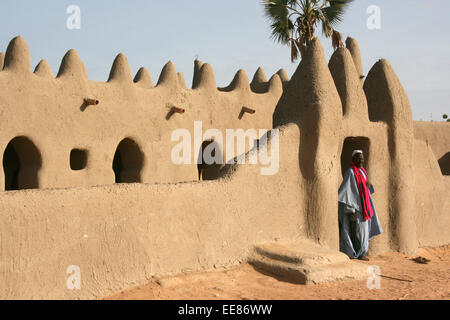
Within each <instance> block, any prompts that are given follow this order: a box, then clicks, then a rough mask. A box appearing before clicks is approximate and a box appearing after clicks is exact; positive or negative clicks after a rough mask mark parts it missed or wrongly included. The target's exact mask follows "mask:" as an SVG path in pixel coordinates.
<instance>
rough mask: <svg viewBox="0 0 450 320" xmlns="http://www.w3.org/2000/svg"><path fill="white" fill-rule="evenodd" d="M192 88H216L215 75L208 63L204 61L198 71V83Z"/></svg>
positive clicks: (213, 89)
mask: <svg viewBox="0 0 450 320" xmlns="http://www.w3.org/2000/svg"><path fill="white" fill-rule="evenodd" d="M193 89H205V90H212V91H215V90H217V84H216V76H215V75H214V70H213V68H212V67H211V65H210V64H209V63H205V64H203V65H202V67H201V68H200V71H199V73H198V83H197V85H196V86H195V87H193Z"/></svg>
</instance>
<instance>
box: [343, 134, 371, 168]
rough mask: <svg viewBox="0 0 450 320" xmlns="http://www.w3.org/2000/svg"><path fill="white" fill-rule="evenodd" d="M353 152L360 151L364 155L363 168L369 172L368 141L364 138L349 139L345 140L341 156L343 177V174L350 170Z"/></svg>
mask: <svg viewBox="0 0 450 320" xmlns="http://www.w3.org/2000/svg"><path fill="white" fill-rule="evenodd" d="M353 150H362V152H363V153H364V160H365V163H364V168H365V169H366V170H367V171H369V164H370V163H369V159H370V153H369V151H370V140H369V139H368V138H366V137H349V138H347V139H345V141H344V146H343V148H342V154H341V172H342V176H344V174H345V172H346V171H347V170H348V168H350V162H351V161H352V152H353Z"/></svg>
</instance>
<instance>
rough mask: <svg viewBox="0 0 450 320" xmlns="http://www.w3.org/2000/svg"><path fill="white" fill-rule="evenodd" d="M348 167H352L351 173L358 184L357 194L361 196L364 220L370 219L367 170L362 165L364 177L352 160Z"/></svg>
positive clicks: (371, 210)
mask: <svg viewBox="0 0 450 320" xmlns="http://www.w3.org/2000/svg"><path fill="white" fill-rule="evenodd" d="M350 167H351V168H352V169H353V173H354V174H355V178H356V185H357V186H358V191H359V195H360V197H361V205H362V211H363V216H364V221H366V220H370V219H372V217H373V208H372V204H371V202H370V191H369V188H368V187H367V172H366V170H365V169H364V168H363V167H361V170H362V171H363V172H364V174H365V175H366V176H365V177H364V175H363V174H362V173H361V172H360V171H359V168H358V167H357V166H356V165H355V163H354V162H352V163H351V164H350Z"/></svg>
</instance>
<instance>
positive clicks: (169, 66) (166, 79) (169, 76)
mask: <svg viewBox="0 0 450 320" xmlns="http://www.w3.org/2000/svg"><path fill="white" fill-rule="evenodd" d="M177 83H178V75H177V70H176V69H175V66H174V64H173V63H172V61H169V62H167V63H166V65H165V66H164V68H163V69H162V71H161V75H160V76H159V79H158V84H157V85H156V86H157V87H159V86H164V87H165V86H176V85H177Z"/></svg>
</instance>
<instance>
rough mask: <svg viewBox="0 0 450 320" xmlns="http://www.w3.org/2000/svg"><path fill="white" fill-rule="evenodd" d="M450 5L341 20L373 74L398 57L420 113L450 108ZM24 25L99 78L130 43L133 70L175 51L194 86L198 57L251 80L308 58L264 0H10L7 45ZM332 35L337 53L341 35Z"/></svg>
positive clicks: (224, 77) (28, 33) (382, 0)
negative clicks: (283, 40) (274, 33)
mask: <svg viewBox="0 0 450 320" xmlns="http://www.w3.org/2000/svg"><path fill="white" fill-rule="evenodd" d="M69 5H77V6H79V7H80V9H81V29H79V30H69V29H68V28H67V26H66V21H67V19H68V17H69V16H70V15H69V14H67V13H66V10H67V7H68V6H69ZM370 5H377V6H379V7H380V9H381V29H379V30H369V28H368V27H367V20H368V18H369V16H370V15H369V14H368V13H367V8H368V7H369V6H370ZM449 11H450V1H449V0H427V1H424V0H395V1H393V0H356V1H355V2H354V3H353V4H352V6H351V8H350V10H349V11H348V12H347V14H346V16H345V22H344V23H343V24H341V26H340V27H339V28H338V30H339V31H341V32H342V33H343V34H344V36H347V35H350V36H352V37H354V38H355V39H356V40H358V42H359V45H360V48H361V53H362V56H363V64H364V72H365V73H366V74H367V72H368V71H369V70H370V68H371V67H372V65H373V64H374V63H375V62H376V61H377V60H378V59H380V58H386V59H388V60H389V61H390V62H391V64H392V65H393V67H394V69H395V71H396V73H397V75H398V76H399V78H400V80H401V81H402V83H403V86H404V87H405V89H406V91H407V93H408V95H409V98H410V100H411V104H412V108H413V116H414V119H416V120H431V119H433V120H441V117H442V114H443V113H447V114H450V103H449V100H450V74H449V71H450V41H449V39H450V37H449V34H448V30H449V29H450V19H449V17H448V12H449ZM319 34H320V31H319ZM17 35H22V36H23V37H24V38H25V40H26V41H27V43H28V45H29V47H30V51H31V63H32V66H33V67H34V66H35V65H36V64H37V63H38V62H39V60H40V59H46V60H47V61H48V62H49V63H50V66H51V69H52V72H53V74H56V73H57V72H58V69H59V65H60V63H61V59H62V57H63V56H64V54H65V53H66V52H67V50H69V49H71V48H74V49H76V50H77V52H78V53H79V55H80V56H81V59H82V60H83V62H84V64H85V65H86V68H87V71H88V74H89V77H90V79H92V80H96V81H106V80H107V78H108V75H109V71H110V68H111V65H112V62H113V60H114V58H115V56H116V55H117V54H118V53H120V52H123V53H124V54H125V55H126V56H127V58H128V61H129V63H130V67H131V71H132V73H133V74H135V73H136V72H137V70H138V69H139V68H140V67H141V66H145V67H147V69H149V71H150V73H151V76H152V79H153V81H154V82H155V83H156V82H157V80H158V77H159V74H160V72H161V69H162V67H163V66H164V64H165V63H166V62H167V61H169V60H172V61H173V62H174V64H175V66H176V68H177V71H179V72H182V73H183V74H184V76H185V79H186V82H187V84H188V86H190V85H191V82H192V74H193V62H194V59H195V58H196V57H198V58H199V59H200V60H202V61H203V62H208V63H210V64H211V65H212V67H213V68H214V72H215V75H216V78H217V85H218V86H225V85H228V83H229V82H230V81H231V80H232V79H233V76H234V74H235V73H236V72H237V70H238V69H244V70H245V71H246V72H247V74H248V76H249V78H250V80H251V79H252V77H253V74H254V73H255V71H256V69H257V68H258V66H262V67H263V69H264V71H265V72H266V75H267V77H268V78H269V77H270V76H271V75H272V74H273V73H275V72H277V71H278V69H280V68H285V69H286V71H287V72H288V74H289V75H292V74H293V72H294V71H295V69H296V67H297V65H298V62H297V63H295V64H291V62H290V51H289V48H288V47H286V46H282V45H280V44H277V43H274V42H273V41H272V40H271V39H270V29H269V23H268V20H267V18H266V17H265V16H264V14H263V8H262V5H261V2H260V0H228V1H219V0H194V1H192V0H191V1H188V0H172V1H163V0H129V1H119V0H89V1H88V0H71V1H65V0H40V1H31V0H14V1H2V5H1V8H0V51H6V48H7V45H8V43H9V41H10V40H11V39H12V38H13V37H15V36H17ZM322 44H323V46H324V48H325V51H326V52H325V53H326V56H327V58H329V57H330V56H331V54H332V49H331V42H330V40H324V39H322Z"/></svg>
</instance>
